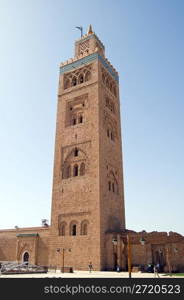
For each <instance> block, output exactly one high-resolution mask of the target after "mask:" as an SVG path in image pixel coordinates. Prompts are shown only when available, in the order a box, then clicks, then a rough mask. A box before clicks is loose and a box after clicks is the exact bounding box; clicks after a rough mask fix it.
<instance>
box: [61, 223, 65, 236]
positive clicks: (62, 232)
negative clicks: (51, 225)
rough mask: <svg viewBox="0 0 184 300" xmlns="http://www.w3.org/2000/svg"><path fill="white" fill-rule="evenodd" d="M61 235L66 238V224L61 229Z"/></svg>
mask: <svg viewBox="0 0 184 300" xmlns="http://www.w3.org/2000/svg"><path fill="white" fill-rule="evenodd" d="M59 235H61V236H64V235H66V223H65V222H64V223H61V225H60V228H59Z"/></svg>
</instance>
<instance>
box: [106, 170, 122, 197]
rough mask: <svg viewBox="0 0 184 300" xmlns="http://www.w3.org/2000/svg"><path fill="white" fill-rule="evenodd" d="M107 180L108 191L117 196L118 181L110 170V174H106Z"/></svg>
mask: <svg viewBox="0 0 184 300" xmlns="http://www.w3.org/2000/svg"><path fill="white" fill-rule="evenodd" d="M107 179H108V191H109V192H112V193H114V194H116V195H119V184H118V180H117V178H116V176H115V174H114V172H113V171H112V170H110V172H109V173H108V175H107Z"/></svg>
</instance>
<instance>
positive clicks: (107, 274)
mask: <svg viewBox="0 0 184 300" xmlns="http://www.w3.org/2000/svg"><path fill="white" fill-rule="evenodd" d="M159 276H160V278H176V276H172V277H170V276H169V275H168V276H165V275H164V274H159ZM48 277H49V278H128V272H120V273H117V272H99V271H92V272H91V273H89V271H74V273H64V274H63V273H60V272H56V273H51V272H49V273H46V274H15V275H0V278H48ZM154 277H155V275H154V274H153V273H141V272H137V273H132V278H154ZM177 278H184V276H183V277H177Z"/></svg>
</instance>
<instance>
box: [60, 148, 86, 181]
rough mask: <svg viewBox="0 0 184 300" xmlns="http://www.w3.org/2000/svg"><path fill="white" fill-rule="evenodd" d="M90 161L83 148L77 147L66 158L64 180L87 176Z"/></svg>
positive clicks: (63, 167) (63, 170)
mask: <svg viewBox="0 0 184 300" xmlns="http://www.w3.org/2000/svg"><path fill="white" fill-rule="evenodd" d="M87 163H88V159H87V155H86V153H85V151H83V149H81V147H78V146H75V147H73V148H72V150H71V151H70V152H69V154H68V155H67V156H66V158H65V160H64V163H63V166H62V178H63V179H69V178H71V177H78V176H85V174H86V172H87V169H88V166H87Z"/></svg>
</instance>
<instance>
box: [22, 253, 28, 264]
mask: <svg viewBox="0 0 184 300" xmlns="http://www.w3.org/2000/svg"><path fill="white" fill-rule="evenodd" d="M23 262H24V263H28V262H29V253H28V252H24V254H23Z"/></svg>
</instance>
